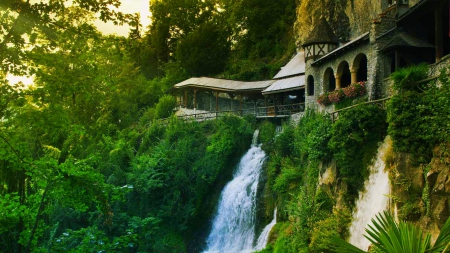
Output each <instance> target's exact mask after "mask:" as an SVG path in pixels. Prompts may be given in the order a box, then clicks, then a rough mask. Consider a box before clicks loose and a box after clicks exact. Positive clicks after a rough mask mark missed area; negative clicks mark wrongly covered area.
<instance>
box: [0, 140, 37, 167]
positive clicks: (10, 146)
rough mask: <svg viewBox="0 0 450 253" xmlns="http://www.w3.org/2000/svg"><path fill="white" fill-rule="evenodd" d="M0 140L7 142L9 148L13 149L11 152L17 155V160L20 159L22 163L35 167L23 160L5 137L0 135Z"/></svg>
mask: <svg viewBox="0 0 450 253" xmlns="http://www.w3.org/2000/svg"><path fill="white" fill-rule="evenodd" d="M0 139H2V140H3V141H4V142H6V144H7V145H8V146H9V148H11V150H12V151H13V152H14V153H15V154H16V156H17V158H19V160H20V161H21V162H23V163H26V164H28V165H30V166H33V164H31V163H29V162H27V161H25V160H23V159H22V157H20V154H19V152H18V151H17V150H16V149H15V148H14V147H13V146H12V145H11V144H10V143H9V141H8V140H7V139H6V138H5V137H3V136H1V135H0Z"/></svg>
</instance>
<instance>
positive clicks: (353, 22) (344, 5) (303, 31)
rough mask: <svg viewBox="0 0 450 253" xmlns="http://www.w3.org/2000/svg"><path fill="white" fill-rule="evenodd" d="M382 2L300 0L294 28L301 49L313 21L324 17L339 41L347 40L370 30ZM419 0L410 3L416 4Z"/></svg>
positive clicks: (412, 0)
mask: <svg viewBox="0 0 450 253" xmlns="http://www.w3.org/2000/svg"><path fill="white" fill-rule="evenodd" d="M381 2H382V0H299V2H298V4H297V21H296V23H295V26H294V29H295V31H296V35H297V44H298V45H299V46H300V45H301V44H302V43H303V42H304V41H305V39H306V38H307V37H308V34H309V32H310V31H311V30H312V29H314V22H315V20H318V19H319V18H320V17H321V16H323V17H325V18H326V20H327V21H328V22H329V23H330V25H331V27H332V28H333V30H334V33H335V34H336V35H337V36H338V37H339V39H340V40H341V42H346V41H349V40H351V39H353V38H355V37H358V36H359V35H361V34H362V33H365V32H368V31H369V30H370V27H371V24H372V20H373V19H376V18H378V14H380V13H381V12H382V11H383V10H382V9H381ZM417 2H419V0H409V5H410V6H413V5H415V4H416V3H417Z"/></svg>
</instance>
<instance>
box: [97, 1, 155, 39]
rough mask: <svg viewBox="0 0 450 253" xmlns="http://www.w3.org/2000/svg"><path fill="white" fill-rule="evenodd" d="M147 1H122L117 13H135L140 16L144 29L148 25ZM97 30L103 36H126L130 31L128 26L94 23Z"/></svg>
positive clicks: (148, 11) (101, 22)
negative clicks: (103, 34)
mask: <svg viewBox="0 0 450 253" xmlns="http://www.w3.org/2000/svg"><path fill="white" fill-rule="evenodd" d="M149 2H150V1H149V0H122V1H121V3H122V4H121V5H120V7H119V9H118V10H119V11H121V12H123V13H136V12H138V13H139V14H140V15H141V24H142V27H143V28H144V29H146V28H147V26H148V25H149V24H150V17H149V16H150V10H149ZM95 25H96V26H97V28H98V29H99V30H100V31H102V32H103V33H105V34H117V35H121V36H127V35H128V32H129V31H130V27H129V26H128V25H124V26H115V25H114V24H113V23H112V22H107V23H105V22H103V21H100V20H98V21H96V22H95Z"/></svg>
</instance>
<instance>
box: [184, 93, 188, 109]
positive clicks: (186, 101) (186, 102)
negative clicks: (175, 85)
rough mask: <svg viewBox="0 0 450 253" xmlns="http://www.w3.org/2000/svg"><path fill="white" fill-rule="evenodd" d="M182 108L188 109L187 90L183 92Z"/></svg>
mask: <svg viewBox="0 0 450 253" xmlns="http://www.w3.org/2000/svg"><path fill="white" fill-rule="evenodd" d="M184 108H186V109H187V108H188V90H187V89H186V90H184Z"/></svg>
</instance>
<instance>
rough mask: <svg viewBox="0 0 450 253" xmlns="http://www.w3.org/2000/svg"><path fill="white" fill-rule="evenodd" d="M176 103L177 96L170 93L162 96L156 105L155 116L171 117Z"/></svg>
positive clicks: (159, 117)
mask: <svg viewBox="0 0 450 253" xmlns="http://www.w3.org/2000/svg"><path fill="white" fill-rule="evenodd" d="M176 104H177V101H176V98H174V97H172V96H170V95H164V96H162V97H161V98H160V99H159V102H158V103H157V104H156V106H155V117H156V118H157V119H163V118H167V117H169V116H170V115H171V114H172V113H173V109H174V108H175V106H176Z"/></svg>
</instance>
